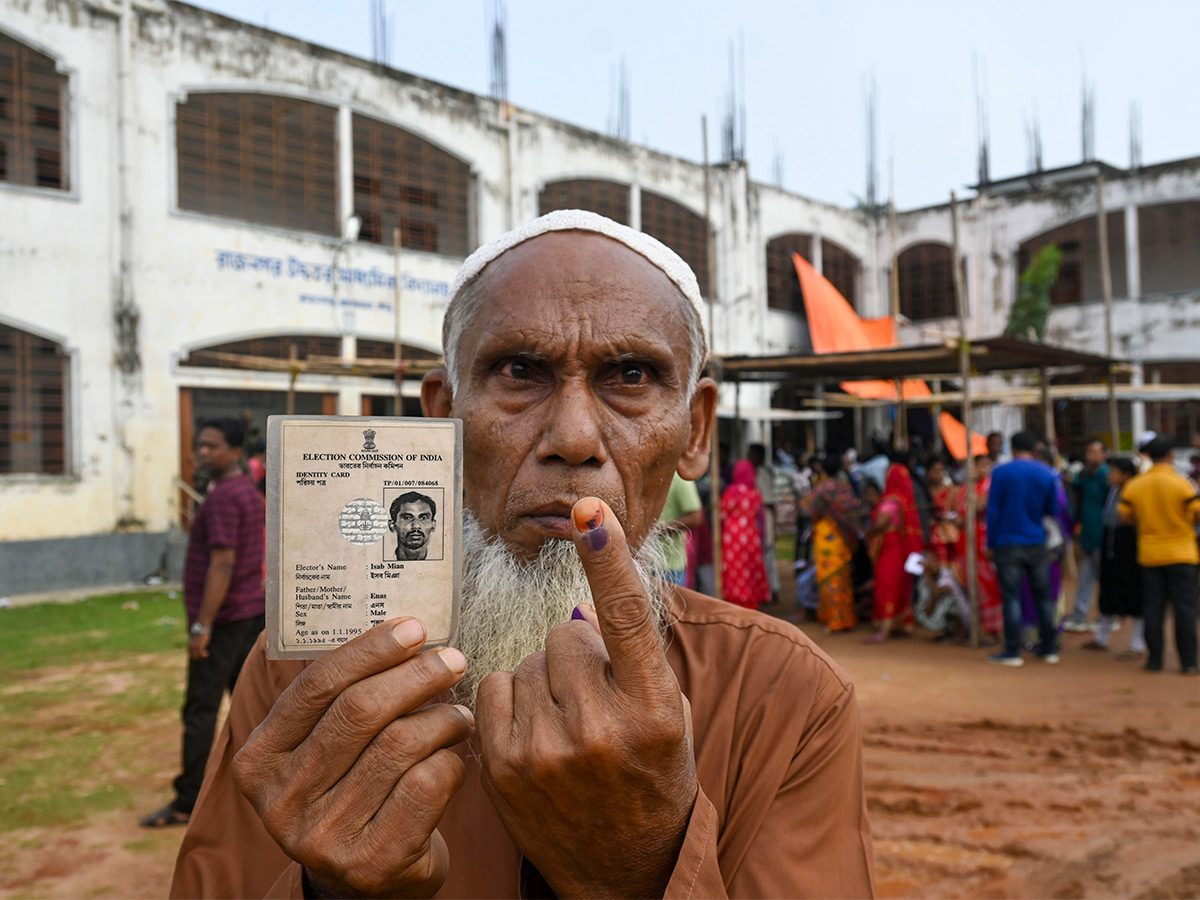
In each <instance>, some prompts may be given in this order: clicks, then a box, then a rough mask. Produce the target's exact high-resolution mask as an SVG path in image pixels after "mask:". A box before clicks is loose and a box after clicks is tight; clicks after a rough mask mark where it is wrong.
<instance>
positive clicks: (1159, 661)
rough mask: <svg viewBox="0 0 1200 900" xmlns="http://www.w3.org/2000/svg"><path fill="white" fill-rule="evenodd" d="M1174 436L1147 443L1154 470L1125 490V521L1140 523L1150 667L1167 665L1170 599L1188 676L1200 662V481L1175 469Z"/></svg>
mask: <svg viewBox="0 0 1200 900" xmlns="http://www.w3.org/2000/svg"><path fill="white" fill-rule="evenodd" d="M1171 445H1172V441H1171V438H1169V437H1157V438H1155V439H1154V440H1152V441H1151V442H1150V443H1149V444H1147V445H1146V447H1145V448H1144V449H1145V452H1146V454H1147V455H1148V456H1149V457H1150V462H1151V463H1152V465H1151V467H1150V470H1149V471H1148V472H1146V473H1145V474H1143V475H1138V476H1137V477H1136V478H1134V479H1132V480H1131V481H1130V482H1129V483H1128V484H1127V485H1125V490H1124V492H1123V493H1122V495H1121V501H1120V507H1119V508H1120V513H1121V520H1122V521H1123V522H1125V523H1126V524H1130V525H1136V526H1137V553H1138V563H1139V564H1140V565H1141V566H1142V604H1143V605H1142V612H1143V614H1144V616H1145V622H1146V648H1147V650H1148V651H1149V657H1148V659H1147V660H1146V671H1148V672H1161V671H1162V667H1163V614H1164V611H1165V607H1166V605H1167V604H1168V603H1169V604H1170V605H1171V607H1172V609H1173V610H1174V616H1175V649H1176V650H1178V651H1179V664H1180V666H1181V667H1182V670H1183V674H1184V675H1196V674H1200V669H1197V667H1196V602H1197V596H1198V595H1200V568H1198V565H1200V548H1198V547H1197V544H1196V529H1195V526H1196V523H1197V522H1198V521H1200V497H1198V496H1197V492H1196V485H1195V484H1194V483H1193V482H1192V481H1191V480H1190V479H1187V478H1184V477H1183V476H1182V475H1180V474H1179V473H1178V472H1176V471H1175V466H1174V463H1173V461H1172V459H1173V456H1174V451H1173V449H1172V446H1171Z"/></svg>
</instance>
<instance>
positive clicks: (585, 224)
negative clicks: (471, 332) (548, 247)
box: [450, 209, 704, 329]
mask: <svg viewBox="0 0 1200 900" xmlns="http://www.w3.org/2000/svg"><path fill="white" fill-rule="evenodd" d="M549 231H591V232H594V233H595V234H602V235H604V236H605V237H607V238H612V239H613V240H614V241H620V242H621V243H622V244H624V245H625V246H626V247H628V248H629V249H630V250H632V251H633V252H634V253H636V254H638V255H639V256H641V257H643V258H645V259H646V260H648V261H649V262H650V263H651V264H653V265H654V266H655V267H656V268H658V269H659V270H661V271H662V273H663V274H664V275H666V276H667V277H668V278H670V279H671V281H673V282H675V286H676V287H678V288H679V290H680V291H681V292H682V293H683V296H685V297H687V299H688V300H690V301H691V303H692V306H694V307H695V309H696V315H697V317H698V318H699V319H700V327H701V329H703V327H704V300H703V298H701V296H700V285H699V284H697V283H696V275H695V273H694V272H692V269H691V267H690V266H689V265H688V264H687V263H685V262H684V261H683V260H682V259H681V258H680V256H679V254H678V253H676V252H675V251H674V250H672V249H671V248H670V247H668V246H667V245H666V244H664V243H662V241H659V240H657V239H655V238H652V237H651V236H650V235H648V234H645V233H643V232H641V231H634V230H633V229H632V228H630V227H629V226H627V225H622V224H620V223H619V222H614V221H613V220H612V219H608V218H605V217H604V216H601V215H599V214H597V213H594V212H588V211H587V210H584V209H559V210H555V211H554V212H551V213H546V215H544V216H540V217H538V218H536V219H534V220H533V221H532V222H526V223H525V224H524V225H522V226H520V227H519V228H514V229H513V230H512V231H510V232H508V233H506V234H502V235H500V237H498V238H496V239H495V240H493V241H489V242H488V243H486V244H484V245H483V246H482V247H480V248H479V249H478V250H476V251H475V252H474V253H472V254H471V255H470V256H468V257H467V259H466V261H465V262H464V263H463V264H462V268H461V269H459V270H458V276H457V277H456V278H455V279H454V284H452V285H451V286H450V299H451V300H452V301H453V300H454V298H455V297H457V296H458V292H459V291H461V290H462V289H463V286H464V285H466V284H467V283H468V282H469V281H470V280H471V279H472V278H474V277H475V276H476V275H478V274H479V273H480V272H482V271H483V269H484V267H485V266H486V265H487V264H488V263H490V262H491V261H492V260H494V259H496V257H498V256H500V255H501V254H503V253H507V252H508V251H509V250H511V249H512V248H513V247H515V246H517V245H518V244H523V243H525V241H528V240H530V239H531V238H535V237H537V236H538V235H540V234H546V233H547V232H549Z"/></svg>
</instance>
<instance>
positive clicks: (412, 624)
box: [392, 619, 425, 650]
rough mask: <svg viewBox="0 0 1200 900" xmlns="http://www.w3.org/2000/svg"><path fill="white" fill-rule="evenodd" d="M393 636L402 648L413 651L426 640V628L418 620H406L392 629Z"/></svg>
mask: <svg viewBox="0 0 1200 900" xmlns="http://www.w3.org/2000/svg"><path fill="white" fill-rule="evenodd" d="M392 636H393V637H394V638H395V639H396V643H398V644H399V645H400V646H401V647H404V648H405V649H408V650H411V649H412V648H413V647H419V646H420V645H421V643H422V642H423V641H424V640H425V626H424V625H422V624H421V623H420V621H419V620H417V619H405V620H404V621H403V622H401V623H400V624H399V625H397V626H396V627H395V628H393V629H392Z"/></svg>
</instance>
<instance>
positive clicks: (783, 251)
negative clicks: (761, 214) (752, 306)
mask: <svg viewBox="0 0 1200 900" xmlns="http://www.w3.org/2000/svg"><path fill="white" fill-rule="evenodd" d="M793 253H799V254H800V255H801V256H803V257H804V258H805V259H807V260H809V261H810V262H811V261H812V235H809V234H781V235H779V237H775V238H771V240H769V241H768V242H767V306H769V307H771V309H784V310H787V311H788V312H795V313H802V312H804V295H803V294H802V293H801V292H800V279H799V277H798V276H797V275H796V266H795V264H794V263H793V262H792V254H793Z"/></svg>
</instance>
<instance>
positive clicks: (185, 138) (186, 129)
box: [175, 93, 340, 234]
mask: <svg viewBox="0 0 1200 900" xmlns="http://www.w3.org/2000/svg"><path fill="white" fill-rule="evenodd" d="M175 130H176V143H175V146H176V153H177V163H178V179H179V208H180V209H190V210H195V211H196V212H202V213H210V214H212V215H216V216H229V217H230V218H234V219H243V220H245V221H248V222H257V223H259V224H261V225H275V226H278V227H281V228H296V229H301V230H304V231H316V232H320V233H321V234H339V233H340V228H339V227H338V212H337V210H338V202H337V160H338V154H337V110H336V109H334V108H333V107H330V106H323V105H321V104H319V103H312V102H310V101H308V100H297V99H294V98H291V97H277V96H274V95H271V94H255V93H198V94H192V95H191V96H189V97H188V99H187V100H186V101H185V102H183V103H180V104H178V106H177V107H176V110H175Z"/></svg>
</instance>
